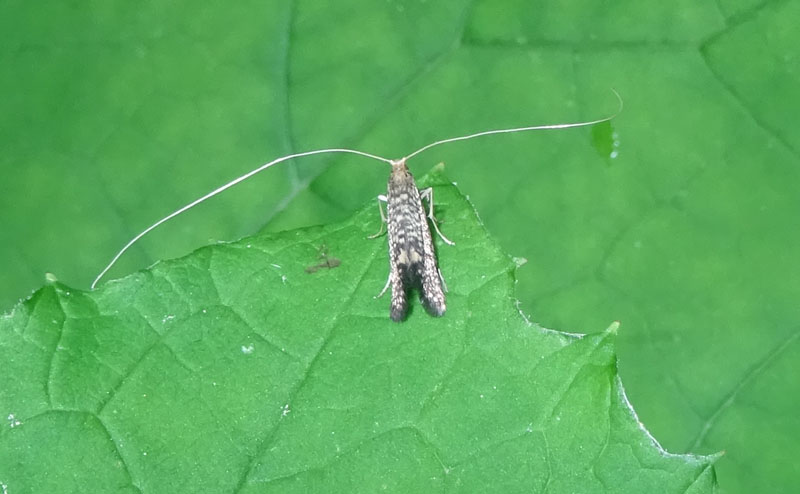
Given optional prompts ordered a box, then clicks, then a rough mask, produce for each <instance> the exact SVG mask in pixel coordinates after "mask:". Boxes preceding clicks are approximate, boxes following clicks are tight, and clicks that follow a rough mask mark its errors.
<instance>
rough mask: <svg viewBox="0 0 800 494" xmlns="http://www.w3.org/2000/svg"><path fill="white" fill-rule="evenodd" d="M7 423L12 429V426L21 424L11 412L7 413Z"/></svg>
mask: <svg viewBox="0 0 800 494" xmlns="http://www.w3.org/2000/svg"><path fill="white" fill-rule="evenodd" d="M7 418H8V425H9V426H10V427H11V428H12V429H13V428H14V427H17V426H20V425H22V422H20V421H19V420H17V418H16V417H15V416H14V414H13V413H9V414H8V417H7Z"/></svg>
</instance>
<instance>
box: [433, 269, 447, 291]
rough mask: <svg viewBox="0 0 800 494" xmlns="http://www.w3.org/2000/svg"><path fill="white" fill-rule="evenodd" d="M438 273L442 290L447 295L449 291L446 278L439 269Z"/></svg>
mask: <svg viewBox="0 0 800 494" xmlns="http://www.w3.org/2000/svg"><path fill="white" fill-rule="evenodd" d="M436 271H438V272H439V281H441V282H442V290H444V292H445V293H447V292H448V291H449V290H447V283H445V282H444V276H442V270H441V269H439V268H438V267H437V268H436Z"/></svg>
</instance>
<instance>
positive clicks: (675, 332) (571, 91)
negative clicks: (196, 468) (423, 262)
mask: <svg viewBox="0 0 800 494" xmlns="http://www.w3.org/2000/svg"><path fill="white" fill-rule="evenodd" d="M797 19H800V2H790V1H767V2H760V1H751V0H718V1H716V2H695V1H689V0H679V1H676V2H652V1H651V2H641V1H627V0H624V1H616V2H589V1H580V0H576V1H572V2H560V1H549V2H529V1H523V0H516V1H514V0H505V1H497V0H482V1H481V0H479V1H455V0H449V1H433V0H427V1H425V0H408V1H396V0H391V1H378V2H366V1H360V2H359V1H353V0H351V1H338V2H323V1H319V0H316V1H271V2H255V1H243V2H236V3H234V4H231V3H229V2H203V3H202V4H198V3H196V2H180V1H176V2H170V3H165V2H121V1H116V0H108V1H104V2H85V3H81V2H52V1H42V2H36V3H31V2H22V1H20V0H6V1H4V2H2V3H0V32H2V33H3V34H4V36H3V43H2V44H0V115H1V116H2V117H1V118H0V143H2V152H0V170H2V180H0V232H2V240H3V241H2V242H0V263H2V264H0V276H1V277H2V278H1V279H2V283H1V284H0V306H1V307H2V312H7V311H8V310H10V308H11V307H12V306H13V304H14V303H16V301H17V300H18V299H20V298H23V297H25V296H27V295H28V294H29V293H30V292H31V290H33V289H34V288H36V287H38V286H40V285H41V284H42V283H43V281H44V275H45V273H47V272H51V273H54V274H55V275H56V277H57V278H58V279H59V280H61V281H63V282H65V283H68V284H71V285H73V286H75V287H79V288H87V287H88V285H89V283H90V282H91V279H92V278H93V277H94V276H95V275H96V274H97V272H98V271H99V270H100V269H101V268H102V267H103V265H104V264H105V263H106V262H107V261H108V260H109V258H110V257H111V256H112V255H113V254H114V253H115V252H116V250H118V249H119V248H120V247H121V246H122V245H123V244H124V243H125V242H126V241H127V240H128V239H129V238H130V237H131V236H133V235H134V234H135V233H137V232H138V231H140V230H141V229H143V228H144V227H146V226H147V225H148V224H150V223H151V222H153V221H154V220H156V219H158V218H159V217H161V216H163V215H165V214H167V213H168V212H170V211H172V210H173V209H175V208H177V207H180V206H182V205H183V204H185V203H187V202H189V201H190V200H192V199H194V198H196V197H198V196H200V195H202V194H204V193H205V192H207V191H209V190H210V189H212V188H214V187H216V186H217V185H219V184H221V183H222V182H224V181H226V180H228V179H231V178H233V177H235V176H237V175H239V174H241V173H244V172H246V171H248V170H250V169H251V168H253V167H255V166H257V165H259V164H261V163H262V162H265V161H269V160H271V159H273V158H275V157H278V156H281V155H284V154H288V153H291V152H296V151H304V150H310V149H315V148H320V147H331V146H349V147H356V148H358V149H361V150H364V151H369V152H374V153H377V154H381V155H384V156H388V157H400V156H402V155H404V154H407V153H409V152H411V151H412V150H413V149H416V148H417V147H420V146H422V145H424V144H426V143H428V142H430V141H432V140H436V139H439V138H444V137H450V136H455V135H460V134H465V133H470V132H477V131H481V130H486V129H492V128H498V127H508V126H519V125H530V124H543V123H557V122H567V121H574V120H582V119H592V118H596V117H600V116H604V115H606V114H609V113H611V112H613V111H614V109H615V108H616V104H617V103H616V101H615V99H614V96H613V94H612V93H611V92H610V89H609V88H612V87H613V88H615V89H617V90H618V91H619V92H620V94H621V95H622V97H623V98H624V100H625V111H624V113H623V114H622V115H620V116H619V118H617V119H616V120H615V121H614V122H613V132H614V139H615V140H616V141H617V146H616V147H615V148H614V149H613V151H614V152H615V153H614V154H615V157H611V155H610V152H609V151H610V150H609V149H607V148H606V149H604V148H603V147H602V146H593V145H592V142H593V135H592V131H591V130H589V129H577V130H566V131H545V132H538V133H528V134H517V135H513V136H500V137H490V138H485V139H481V140H474V141H470V142H463V143H457V144H450V145H448V146H442V147H440V148H437V149H436V150H432V151H431V152H429V153H426V154H423V155H421V156H420V157H418V158H415V159H414V160H413V161H412V162H411V163H410V166H411V168H412V170H413V171H414V172H415V173H417V174H422V173H424V172H426V171H427V170H428V169H429V168H430V167H431V166H432V165H434V164H436V163H437V162H440V161H443V162H445V163H446V169H447V173H448V174H449V175H450V177H451V178H452V179H453V180H454V181H456V182H457V183H458V185H459V186H460V187H461V189H462V190H463V191H464V192H465V193H467V194H469V195H470V197H471V198H472V200H473V201H474V203H475V205H476V207H477V209H478V211H479V212H480V214H481V216H482V218H483V219H484V221H485V223H486V226H487V227H488V228H489V230H490V231H491V232H492V233H493V234H494V235H495V236H496V237H497V238H498V239H499V240H500V241H501V243H502V244H503V245H504V246H505V248H506V250H507V251H508V252H509V253H510V254H512V255H515V256H520V257H525V258H527V259H528V261H529V262H528V263H527V265H525V266H524V267H522V268H521V269H520V271H519V285H518V294H519V298H520V300H521V307H522V309H523V310H524V311H525V312H526V313H529V314H531V318H532V319H533V320H535V321H537V322H540V323H542V324H543V325H545V326H548V327H552V328H555V329H559V330H564V331H573V332H595V331H599V330H601V329H603V328H605V327H606V326H607V325H608V323H609V322H610V321H612V320H615V319H619V320H621V321H622V328H621V332H620V348H619V359H620V372H621V374H622V378H623V381H624V382H625V384H626V386H627V390H628V396H629V398H630V399H631V401H632V402H633V404H634V406H635V407H636V409H637V411H638V413H639V418H640V419H641V421H642V422H643V423H644V424H645V425H646V426H647V427H648V429H649V430H650V431H651V432H652V433H653V434H654V436H655V437H656V438H657V439H658V440H659V441H660V442H661V443H662V445H663V446H664V447H665V448H667V449H668V450H670V451H672V452H675V453H683V452H688V451H691V452H695V453H710V452H715V451H720V450H724V451H725V452H726V455H725V457H724V458H723V459H722V460H721V461H720V462H719V463H718V464H717V468H718V470H717V471H718V475H719V481H720V484H721V488H722V491H723V492H730V493H750V492H794V489H795V488H796V486H797V485H798V484H800V466H798V463H797V461H796V460H795V458H796V456H797V455H798V453H799V451H798V446H797V445H798V443H800V418H799V417H800V415H798V413H797V410H800V379H798V376H800V343H799V342H798V335H800V256H798V245H799V242H798V241H800V228H799V227H800V192H798V191H800V168H799V167H798V165H800V159H798V158H799V157H800V155H798V150H800V130H798V129H799V128H800V127H798V126H797V125H796V124H795V123H794V122H793V120H790V119H791V118H792V117H794V116H795V115H797V114H798V113H800V57H798V51H797V46H800V29H799V28H798V27H797V26H798V23H797ZM606 130H607V129H606ZM387 175H388V168H387V167H386V166H385V165H381V164H379V163H377V162H373V161H369V160H365V159H362V158H357V157H350V156H348V157H344V158H342V157H337V156H334V157H320V158H309V159H305V160H303V161H298V162H295V163H289V164H286V165H285V166H284V165H279V166H278V167H276V168H273V169H271V170H269V171H267V172H266V173H264V174H263V175H261V176H259V177H257V178H255V179H253V180H251V181H250V182H248V183H245V184H243V185H241V186H239V187H238V188H236V189H234V190H233V191H230V192H228V193H226V194H225V195H224V196H222V197H219V198H217V199H215V200H213V201H211V202H209V203H207V204H205V205H203V206H201V207H199V208H197V209H196V210H194V211H192V212H190V213H188V214H186V215H184V216H183V217H181V218H179V219H177V220H176V221H174V222H173V223H170V224H168V225H166V226H164V227H162V228H161V229H160V230H158V231H157V232H156V233H155V234H153V235H152V236H151V237H150V238H148V239H146V240H145V241H143V242H141V243H140V244H139V245H138V246H137V247H135V248H134V249H133V250H132V251H131V253H130V254H129V255H127V257H125V258H123V261H122V262H121V263H120V265H119V266H118V267H116V268H115V269H114V270H113V271H112V273H111V276H112V277H118V276H122V275H125V274H127V273H130V272H131V271H133V270H136V269H139V268H142V267H145V266H147V265H149V264H151V263H152V262H154V261H155V260H158V259H162V258H167V257H174V256H179V255H182V254H185V253H187V252H189V251H190V250H192V249H193V248H195V247H198V246H200V245H203V244H206V243H209V242H214V241H217V240H229V239H234V238H237V237H238V236H241V235H245V234H249V233H253V232H255V231H257V230H259V229H262V228H266V229H272V230H277V229H284V228H294V227H298V226H304V225H309V224H318V223H325V222H329V221H335V220H339V219H342V218H344V217H346V216H347V215H348V213H349V212H351V211H353V210H354V209H355V208H356V207H358V206H360V205H362V204H364V203H365V202H367V201H371V200H373V199H374V196H375V195H377V194H379V193H381V192H383V190H384V188H385V181H386V179H387ZM442 229H443V230H444V231H445V232H446V229H447V225H446V224H444V225H442ZM453 240H455V241H456V243H458V239H457V238H456V239H453ZM456 248H458V247H457V246H456Z"/></svg>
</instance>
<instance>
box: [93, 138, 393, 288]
mask: <svg viewBox="0 0 800 494" xmlns="http://www.w3.org/2000/svg"><path fill="white" fill-rule="evenodd" d="M327 153H350V154H357V155H359V156H364V157H367V158H372V159H374V160H378V161H383V162H384V163H388V164H390V165H391V164H392V160H390V159H387V158H384V157H382V156H376V155H374V154H370V153H365V152H363V151H358V150H356V149H344V148H333V149H316V150H314V151H306V152H303V153H296V154H290V155H288V156H282V157H280V158H278V159H275V160H272V161H270V162H269V163H264V164H263V165H261V166H259V167H258V168H256V169H254V170H251V171H249V172H247V173H245V174H244V175H241V176H239V177H237V178H235V179H233V180H231V181H230V182H228V183H226V184H225V185H222V186H220V187H218V188H216V189H214V190H212V191H211V192H209V193H208V194H206V195H204V196H203V197H200V198H198V199H195V200H194V201H192V202H190V203H189V204H187V205H185V206H183V207H182V208H180V209H176V210H175V211H173V212H171V213H170V214H168V215H167V216H164V217H163V218H161V219H160V220H158V221H156V222H155V223H153V224H152V225H150V226H148V227H147V228H145V229H144V230H142V232H141V233H139V234H138V235H136V236H135V237H133V238H132V239H131V240H130V241H129V242H128V243H127V244H125V246H124V247H123V248H122V249H120V251H119V252H117V255H115V256H114V258H113V259H111V262H109V263H108V265H107V266H106V267H105V268H103V270H102V271H100V274H98V275H97V278H95V279H94V281H93V282H92V290H94V288H95V287H96V286H97V282H99V281H100V279H101V278H102V277H103V276H105V274H106V273H107V272H108V270H109V269H111V268H112V267H114V264H116V263H117V261H118V260H119V258H120V257H122V254H124V253H125V251H127V250H128V249H129V248H130V247H131V246H132V245H133V244H135V243H136V242H138V241H139V239H140V238H142V237H144V236H145V235H147V234H148V233H150V232H151V231H153V230H155V229H156V228H158V227H159V226H160V225H162V224H164V223H166V222H167V221H169V220H171V219H172V218H174V217H176V216H178V215H179V214H181V213H184V212H185V211H188V210H190V209H192V208H193V207H195V206H197V205H198V204H200V203H201V202H204V201H206V200H208V199H211V198H212V197H214V196H215V195H217V194H219V193H221V192H224V191H226V190H228V189H230V188H231V187H233V186H234V185H236V184H238V183H240V182H244V181H245V180H247V179H248V178H250V177H252V176H253V175H255V174H257V173H260V172H262V171H264V170H266V169H267V168H269V167H271V166H273V165H277V164H278V163H281V162H283V161H288V160H290V159H294V158H302V157H304V156H312V155H315V154H327Z"/></svg>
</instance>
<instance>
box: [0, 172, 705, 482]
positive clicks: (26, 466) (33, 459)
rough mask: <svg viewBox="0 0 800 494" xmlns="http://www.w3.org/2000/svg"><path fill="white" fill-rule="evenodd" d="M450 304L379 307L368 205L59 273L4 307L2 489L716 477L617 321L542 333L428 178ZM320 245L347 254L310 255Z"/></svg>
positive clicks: (474, 229)
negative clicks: (138, 265)
mask: <svg viewBox="0 0 800 494" xmlns="http://www.w3.org/2000/svg"><path fill="white" fill-rule="evenodd" d="M422 182H423V183H427V184H429V185H433V186H435V187H436V198H437V200H438V207H437V214H438V216H439V217H440V219H441V222H442V228H443V229H445V230H446V231H447V234H448V235H450V236H451V237H452V238H454V239H455V241H456V242H457V245H456V246H455V247H450V246H447V245H445V244H444V243H441V242H439V243H438V244H437V248H438V251H439V259H440V264H441V268H442V271H443V273H444V276H445V277H446V279H447V282H448V285H449V287H450V292H449V293H448V311H447V313H446V314H445V316H444V317H442V318H433V317H430V316H428V315H427V314H426V313H425V311H424V310H421V307H420V306H419V305H418V304H417V305H416V306H414V307H413V311H412V314H411V316H410V318H409V320H408V321H407V322H405V323H402V324H398V323H394V322H392V321H391V320H390V319H389V317H388V300H386V299H378V300H376V299H375V298H374V297H373V295H374V294H376V293H377V292H378V291H379V290H380V288H381V286H382V285H383V282H384V279H385V277H386V273H387V257H388V256H387V253H386V248H385V239H381V240H368V239H367V238H366V236H367V234H368V233H370V232H372V231H373V228H377V227H378V221H376V220H377V218H378V215H377V214H376V211H375V208H374V205H373V204H370V205H369V206H368V207H365V208H364V209H362V210H361V211H360V212H359V213H357V214H356V215H355V216H353V217H352V218H350V219H348V220H347V221H345V222H343V223H339V224H334V225H328V226H323V227H315V228H309V229H305V230H296V231H288V232H283V233H278V234H263V235H260V236H256V237H251V238H245V239H243V240H240V241H238V242H234V243H230V244H218V245H213V246H209V247H204V248H202V249H200V250H198V251H196V252H195V253H193V254H191V255H189V256H187V257H185V258H183V259H179V260H174V261H166V262H162V263H159V264H158V265H156V266H154V267H153V268H152V269H149V270H147V271H142V272H139V273H136V274H134V275H131V276H128V277H126V278H124V279H122V280H117V281H113V282H109V283H108V284H106V285H105V286H103V287H102V288H100V289H98V290H96V291H94V292H83V291H80V290H74V289H72V288H69V287H67V286H66V285H63V284H61V283H58V282H54V283H52V284H50V285H48V286H45V287H44V288H41V289H40V290H38V291H37V292H36V293H35V294H34V295H33V296H31V297H30V298H29V299H28V300H26V301H25V302H23V303H22V304H20V305H18V306H17V307H16V308H15V310H14V311H13V312H12V313H11V314H10V315H8V316H6V317H5V318H3V319H2V321H0V361H2V362H3V363H4V365H3V370H4V372H3V374H4V376H5V380H4V383H3V387H2V388H0V389H1V390H0V413H2V415H3V416H5V417H8V420H9V423H8V424H7V426H6V427H4V428H3V429H2V432H0V482H2V483H3V485H4V488H6V489H8V492H55V491H58V492H83V491H85V490H86V489H87V486H91V490H94V491H98V492H147V493H149V492H201V491H205V492H376V491H389V492H436V491H456V492H489V491H498V492H522V491H525V492H531V491H543V490H545V489H547V491H548V492H621V493H623V492H624V493H628V492H655V491H658V492H676V493H678V492H681V493H683V492H697V493H700V492H713V491H714V486H715V479H714V470H713V467H712V464H713V462H714V460H715V458H714V457H700V456H691V455H684V456H680V455H670V454H668V453H666V452H665V451H664V450H662V449H661V447H660V446H659V445H658V444H657V443H656V442H655V440H654V439H653V438H652V437H651V436H650V435H649V433H648V432H647V431H646V430H645V429H644V427H643V426H642V424H641V423H640V422H639V421H638V419H637V417H636V415H635V413H634V412H633V409H632V408H631V407H630V405H629V403H628V401H627V398H626V397H625V392H624V390H623V388H622V384H621V381H620V379H619V377H618V375H617V360H616V356H615V351H614V340H615V337H616V329H617V326H618V324H617V323H615V324H612V326H611V327H610V328H609V329H608V330H606V331H604V332H600V333H595V334H591V335H586V336H580V335H573V334H566V333H560V332H557V331H552V330H546V329H543V328H541V327H540V326H538V325H535V324H532V323H530V322H528V321H527V319H526V318H525V317H524V316H523V315H522V314H521V313H520V312H519V311H518V309H517V308H516V307H515V303H514V298H513V294H512V291H513V285H514V272H515V269H516V263H515V262H514V261H513V260H512V259H510V258H509V257H507V256H506V255H504V254H503V253H502V252H501V251H500V249H499V248H498V246H497V245H496V244H495V242H494V241H493V240H492V239H491V238H490V237H489V236H488V234H487V233H486V231H485V230H484V228H483V226H482V225H481V223H480V220H479V219H478V218H477V216H476V215H475V214H474V213H473V211H472V209H471V205H470V204H469V203H468V202H467V201H466V199H465V198H464V197H462V196H461V195H460V194H459V193H458V191H457V190H456V188H455V187H454V186H452V185H450V184H449V182H448V181H447V180H446V179H445V178H444V177H442V176H441V175H438V174H435V175H432V176H430V177H428V178H427V180H423V181H422ZM323 245H324V248H323V250H324V252H323V254H322V255H324V256H328V257H332V256H335V257H336V258H337V259H339V260H340V264H339V265H338V266H336V267H332V268H322V269H318V270H316V271H313V270H312V271H313V272H311V273H309V272H308V271H307V270H306V268H307V267H308V266H309V265H311V266H313V265H316V264H318V263H319V257H320V247H321V246H323Z"/></svg>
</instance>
